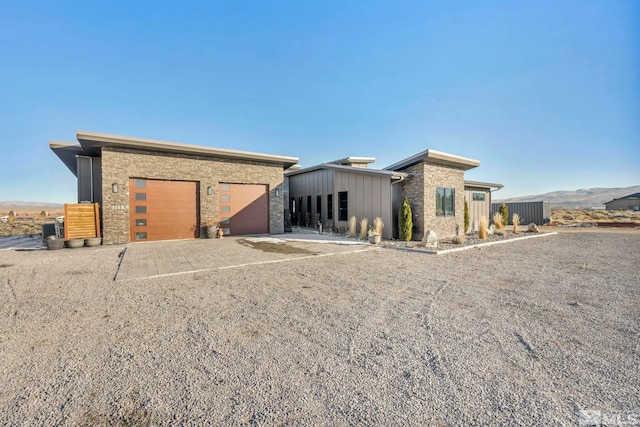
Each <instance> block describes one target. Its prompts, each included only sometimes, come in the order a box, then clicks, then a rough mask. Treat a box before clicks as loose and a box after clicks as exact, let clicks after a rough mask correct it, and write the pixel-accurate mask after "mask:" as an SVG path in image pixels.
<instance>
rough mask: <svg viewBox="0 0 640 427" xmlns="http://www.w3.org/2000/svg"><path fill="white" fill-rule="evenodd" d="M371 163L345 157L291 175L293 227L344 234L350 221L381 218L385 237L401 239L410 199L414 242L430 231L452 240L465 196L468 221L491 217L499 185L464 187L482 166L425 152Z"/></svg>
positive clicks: (461, 222)
mask: <svg viewBox="0 0 640 427" xmlns="http://www.w3.org/2000/svg"><path fill="white" fill-rule="evenodd" d="M373 161H374V159H373V158H370V157H347V158H343V159H340V160H335V161H332V162H327V163H322V164H319V165H317V166H313V167H309V168H305V169H295V170H290V171H287V172H286V177H287V178H288V190H289V195H288V196H289V210H290V212H291V215H292V222H293V223H294V224H295V223H296V222H297V223H298V224H300V225H302V226H307V225H311V226H314V225H315V224H317V223H318V222H321V223H322V224H323V225H324V227H331V228H342V229H346V228H348V221H349V218H351V217H352V216H356V218H357V219H360V218H362V217H364V218H368V219H369V221H372V220H373V218H374V217H376V216H378V217H381V218H382V220H383V222H384V223H385V225H386V226H385V228H384V231H383V237H384V238H387V239H389V238H398V237H399V230H398V213H399V210H400V206H401V204H402V201H403V199H404V198H407V200H408V201H409V204H410V206H411V209H412V214H413V224H414V230H413V235H414V237H415V238H421V237H422V236H423V234H424V232H425V231H426V230H434V231H435V232H436V234H437V235H438V236H442V237H446V236H453V235H455V233H456V230H457V229H460V230H461V231H462V230H464V200H465V196H466V195H467V194H469V200H470V217H471V218H473V221H474V222H475V223H476V224H477V223H479V217H480V216H482V215H485V216H486V217H488V214H489V207H490V205H491V189H493V188H495V189H499V188H502V185H500V184H491V183H480V182H475V181H469V182H468V183H465V180H464V172H465V171H466V170H469V169H471V168H474V167H477V166H478V165H479V164H480V163H479V162H478V161H477V160H473V159H469V158H465V157H460V156H456V155H453V154H448V153H443V152H440V151H436V150H425V151H423V152H421V153H418V154H416V155H413V156H411V157H408V158H406V159H404V160H401V161H399V162H397V163H394V164H392V165H390V166H388V167H386V168H383V169H372V168H369V167H368V165H369V164H370V163H372V162H373ZM473 194H476V196H475V197H476V199H477V200H476V202H475V203H476V204H475V205H474V202H473V197H474V196H473ZM471 208H473V209H471ZM472 212H473V214H472ZM472 215H473V216H472Z"/></svg>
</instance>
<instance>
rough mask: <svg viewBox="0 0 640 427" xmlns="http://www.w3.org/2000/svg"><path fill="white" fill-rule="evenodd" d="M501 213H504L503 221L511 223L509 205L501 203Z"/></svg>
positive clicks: (505, 223)
mask: <svg viewBox="0 0 640 427" xmlns="http://www.w3.org/2000/svg"><path fill="white" fill-rule="evenodd" d="M500 215H502V223H503V224H504V225H507V224H509V207H508V206H507V205H506V204H505V203H503V204H502V205H500Z"/></svg>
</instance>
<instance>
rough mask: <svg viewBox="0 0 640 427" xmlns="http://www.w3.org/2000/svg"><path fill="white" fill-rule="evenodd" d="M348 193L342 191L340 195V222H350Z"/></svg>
mask: <svg viewBox="0 0 640 427" xmlns="http://www.w3.org/2000/svg"><path fill="white" fill-rule="evenodd" d="M347 208H348V206H347V192H346V191H340V192H339V193H338V221H348V220H349V215H348V209H347Z"/></svg>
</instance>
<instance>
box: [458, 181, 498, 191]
mask: <svg viewBox="0 0 640 427" xmlns="http://www.w3.org/2000/svg"><path fill="white" fill-rule="evenodd" d="M464 186H465V187H478V188H489V189H491V188H496V189H498V190H499V189H501V188H503V187H504V185H502V184H494V183H492V182H480V181H467V180H465V181H464Z"/></svg>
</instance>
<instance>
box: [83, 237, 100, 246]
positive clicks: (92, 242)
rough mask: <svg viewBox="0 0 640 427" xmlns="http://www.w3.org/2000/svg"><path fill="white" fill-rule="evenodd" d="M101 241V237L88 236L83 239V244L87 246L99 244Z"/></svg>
mask: <svg viewBox="0 0 640 427" xmlns="http://www.w3.org/2000/svg"><path fill="white" fill-rule="evenodd" d="M101 243H102V237H89V238H88V239H84V244H85V245H86V246H89V247H93V246H100V244H101Z"/></svg>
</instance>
